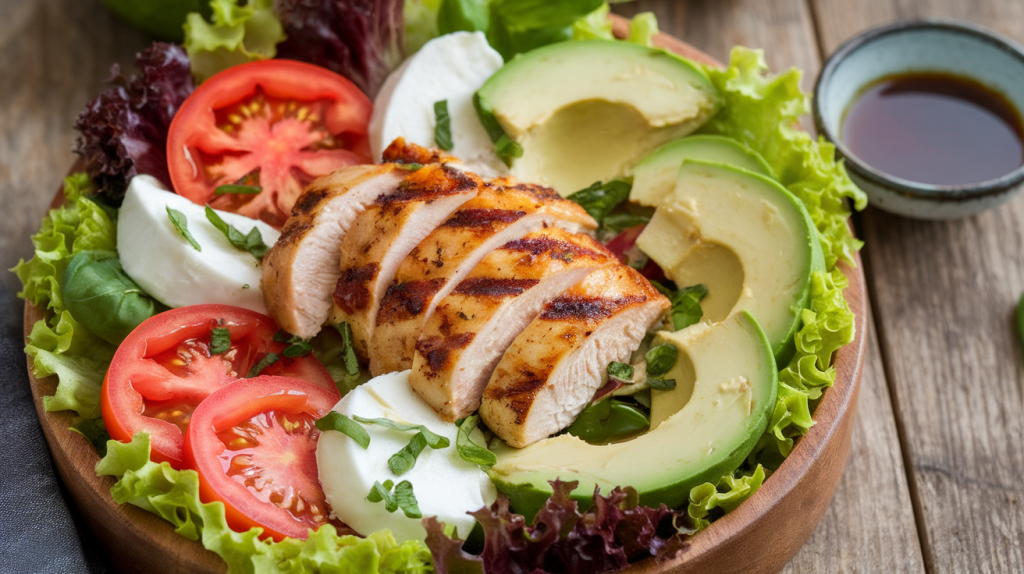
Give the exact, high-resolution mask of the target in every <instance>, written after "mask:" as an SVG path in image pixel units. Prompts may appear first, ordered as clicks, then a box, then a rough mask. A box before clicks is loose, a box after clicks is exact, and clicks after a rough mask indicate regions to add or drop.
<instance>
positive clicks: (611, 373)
mask: <svg viewBox="0 0 1024 574" xmlns="http://www.w3.org/2000/svg"><path fill="white" fill-rule="evenodd" d="M608 377H609V378H615V379H618V380H620V381H632V380H633V365H629V364H626V363H620V362H618V361H612V362H611V363H608Z"/></svg>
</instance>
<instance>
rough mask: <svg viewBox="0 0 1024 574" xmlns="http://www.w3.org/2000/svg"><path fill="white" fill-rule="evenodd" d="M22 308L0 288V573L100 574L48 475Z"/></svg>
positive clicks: (93, 550) (97, 554)
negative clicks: (31, 386) (31, 384)
mask: <svg viewBox="0 0 1024 574" xmlns="http://www.w3.org/2000/svg"><path fill="white" fill-rule="evenodd" d="M22 305H23V302H22V301H21V300H20V299H17V298H15V297H14V296H13V295H12V294H11V292H10V291H9V290H8V289H7V288H6V287H4V286H3V285H0V326H2V333H0V373H2V374H3V375H2V376H0V441H2V446H0V513H2V514H0V572H3V573H8V572H9V573H19V574H20V573H35V572H39V573H49V572H55V573H61V574H65V573H78V572H82V573H91V574H99V573H105V572H107V571H108V567H107V566H106V564H105V560H104V559H103V557H102V556H101V551H100V549H99V548H98V546H97V544H96V542H95V540H93V537H92V535H91V533H90V532H88V530H87V529H86V528H84V524H83V522H82V521H81V519H80V517H79V516H78V515H77V509H75V508H74V507H73V506H72V505H71V503H70V500H69V498H68V496H67V493H66V491H65V490H64V487H63V485H62V484H61V483H60V479H59V478H58V477H57V475H56V472H55V471H54V468H53V462H52V460H51V459H50V452H49V450H47V448H46V440H45V439H44V438H43V431H42V429H41V428H40V426H39V420H38V419H37V418H36V411H35V406H34V405H33V403H32V392H31V390H30V389H29V386H28V375H27V373H26V370H25V353H24V351H23V349H24V343H23V337H22V331H21V328H22V320H21V316H22ZM78 525H83V526H82V527H79V526H78Z"/></svg>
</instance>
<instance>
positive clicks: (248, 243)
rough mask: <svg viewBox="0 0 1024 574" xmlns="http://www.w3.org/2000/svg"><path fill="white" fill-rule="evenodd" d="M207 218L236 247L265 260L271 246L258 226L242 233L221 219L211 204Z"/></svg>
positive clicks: (207, 211) (207, 209) (207, 210)
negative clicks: (247, 232)
mask: <svg viewBox="0 0 1024 574" xmlns="http://www.w3.org/2000/svg"><path fill="white" fill-rule="evenodd" d="M206 219H208V220H209V221H210V223H212V224H213V226H214V227H216V228H217V229H218V230H220V232H221V233H223V234H224V237H227V238H228V242H230V243H231V245H232V246H234V247H235V249H239V250H241V251H248V252H249V253H251V254H252V256H253V257H255V258H256V259H258V260H260V261H263V256H264V255H266V254H267V250H269V249H270V248H269V247H267V244H266V243H264V242H263V235H262V234H260V230H259V228H258V227H256V226H253V228H252V229H250V230H249V234H248V235H242V232H241V231H239V230H238V229H236V228H235V227H234V226H233V225H230V224H228V223H227V222H225V221H224V220H223V219H221V217H220V216H219V215H217V212H216V211H214V210H213V208H211V207H210V206H209V205H207V206H206Z"/></svg>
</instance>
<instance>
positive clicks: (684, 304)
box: [651, 281, 708, 331]
mask: <svg viewBox="0 0 1024 574" xmlns="http://www.w3.org/2000/svg"><path fill="white" fill-rule="evenodd" d="M651 283H653V284H654V286H655V287H656V288H657V289H658V291H661V293H662V294H663V295H665V296H666V297H668V300H669V301H671V302H672V311H671V313H672V327H673V328H674V329H675V330H676V331H678V330H680V329H685V328H687V327H689V326H690V325H695V324H697V322H698V321H700V319H701V317H703V316H704V310H703V309H701V307H700V302H701V299H703V298H704V297H706V296H707V294H708V288H707V287H705V286H704V285H701V284H697V285H691V286H689V287H684V288H683V289H680V290H678V291H672V290H671V289H669V288H668V287H666V286H664V285H662V284H661V283H658V282H657V281H651Z"/></svg>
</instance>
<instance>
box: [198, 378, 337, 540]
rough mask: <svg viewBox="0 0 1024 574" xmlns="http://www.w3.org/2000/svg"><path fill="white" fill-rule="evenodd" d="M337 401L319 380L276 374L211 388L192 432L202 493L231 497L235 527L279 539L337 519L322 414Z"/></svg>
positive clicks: (208, 496) (303, 534)
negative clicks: (321, 444)
mask: <svg viewBox="0 0 1024 574" xmlns="http://www.w3.org/2000/svg"><path fill="white" fill-rule="evenodd" d="M336 402H337V399H336V397H335V395H332V394H331V393H329V392H327V391H325V390H324V389H321V388H319V387H316V386H315V385H311V384H309V383H306V382H305V381H300V380H298V379H290V378H286V377H275V376H259V377H255V378H252V379H242V380H238V381H235V382H233V383H231V384H229V385H227V386H224V387H222V388H221V389H219V390H217V391H216V392H215V393H213V394H212V395H210V397H209V398H208V399H207V400H206V401H204V402H203V403H202V404H200V405H199V408H198V409H196V411H195V414H194V417H193V419H192V423H191V425H190V426H189V429H188V433H187V434H186V438H185V455H186V460H187V461H188V464H189V466H190V467H191V468H194V469H195V470H196V471H197V472H198V473H199V486H200V494H201V496H202V499H203V500H204V501H206V502H209V501H214V500H219V501H221V502H223V503H224V506H225V510H226V515H227V519H228V524H229V525H230V526H231V527H232V528H233V529H235V530H238V531H245V530H248V529H249V528H252V527H256V526H258V527H261V528H263V529H264V534H263V537H270V538H273V539H275V540H281V539H282V538H284V537H286V536H288V537H294V538H306V537H307V536H308V533H309V530H310V529H313V530H316V529H318V528H319V527H320V526H322V525H324V524H327V523H328V522H331V520H330V518H329V516H330V510H329V508H328V505H327V501H326V498H325V496H324V493H323V489H321V487H320V481H319V474H318V472H317V464H316V442H317V439H318V437H319V436H320V431H319V430H317V428H316V427H315V426H314V422H315V421H316V419H317V418H320V417H321V416H323V415H324V414H326V413H327V412H328V411H330V409H331V407H332V406H333V405H334V404H335V403H336ZM334 524H335V525H336V526H338V527H339V528H342V529H345V528H346V527H345V526H344V525H343V524H341V523H339V522H336V521H335V522H334Z"/></svg>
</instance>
